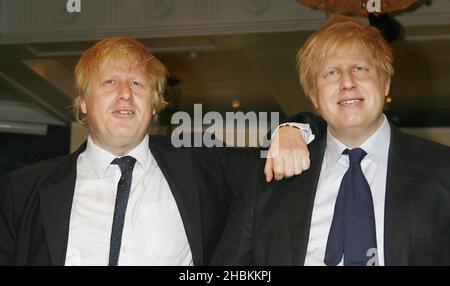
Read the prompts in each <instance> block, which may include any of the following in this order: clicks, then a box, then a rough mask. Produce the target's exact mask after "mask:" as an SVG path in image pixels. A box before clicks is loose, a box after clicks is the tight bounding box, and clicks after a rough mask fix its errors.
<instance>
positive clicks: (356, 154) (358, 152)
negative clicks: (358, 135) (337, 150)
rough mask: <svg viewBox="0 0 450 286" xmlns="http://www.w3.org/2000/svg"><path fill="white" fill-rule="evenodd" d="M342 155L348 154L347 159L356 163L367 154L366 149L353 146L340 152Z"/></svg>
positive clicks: (351, 162)
mask: <svg viewBox="0 0 450 286" xmlns="http://www.w3.org/2000/svg"><path fill="white" fill-rule="evenodd" d="M342 154H344V155H348V159H349V160H350V164H353V163H358V164H360V163H361V161H362V159H363V158H364V157H365V156H366V155H367V153H366V151H364V150H363V149H361V148H353V149H351V150H349V149H345V150H344V152H342Z"/></svg>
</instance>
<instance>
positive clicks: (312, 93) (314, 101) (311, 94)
mask: <svg viewBox="0 0 450 286" xmlns="http://www.w3.org/2000/svg"><path fill="white" fill-rule="evenodd" d="M309 98H310V99H311V102H312V104H313V105H314V107H315V108H316V109H319V102H318V100H317V93H316V92H315V91H310V92H309Z"/></svg>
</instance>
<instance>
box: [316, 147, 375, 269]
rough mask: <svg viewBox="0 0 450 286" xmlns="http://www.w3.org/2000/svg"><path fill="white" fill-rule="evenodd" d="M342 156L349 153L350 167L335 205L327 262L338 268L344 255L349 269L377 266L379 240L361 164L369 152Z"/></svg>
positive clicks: (360, 151)
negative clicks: (352, 267) (375, 260)
mask: <svg viewBox="0 0 450 286" xmlns="http://www.w3.org/2000/svg"><path fill="white" fill-rule="evenodd" d="M342 154H344V155H346V154H348V156H349V161H350V166H349V167H348V170H347V172H346V173H345V174H344V177H343V178H342V182H341V186H340V188H339V193H338V196H337V199H336V204H335V206H334V214H333V222H332V223H331V228H330V232H329V234H328V241H327V248H326V252H325V259H324V262H325V264H326V265H329V266H331V265H338V264H339V262H340V261H341V260H342V256H344V265H346V266H365V265H369V264H375V265H377V264H378V263H377V262H376V263H373V262H374V259H377V256H376V254H377V251H376V248H377V240H376V232H375V215H374V210H373V200H372V193H371V192H370V187H369V184H368V183H367V180H366V178H365V177H364V174H363V172H362V170H361V161H362V159H363V158H364V157H365V156H366V155H367V153H366V152H365V151H364V150H363V149H361V148H355V149H352V150H349V149H345V150H344V152H343V153H342ZM374 256H375V258H374ZM371 262H372V263H371Z"/></svg>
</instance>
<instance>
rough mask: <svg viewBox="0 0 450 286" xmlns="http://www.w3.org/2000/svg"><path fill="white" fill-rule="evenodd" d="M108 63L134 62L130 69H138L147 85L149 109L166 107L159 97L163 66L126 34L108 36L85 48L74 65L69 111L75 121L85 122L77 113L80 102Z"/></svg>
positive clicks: (82, 116) (165, 70) (164, 69)
mask: <svg viewBox="0 0 450 286" xmlns="http://www.w3.org/2000/svg"><path fill="white" fill-rule="evenodd" d="M110 62H119V63H124V64H125V65H129V66H131V65H134V66H133V67H134V68H137V69H142V70H143V72H144V74H145V75H146V78H147V80H148V82H149V84H150V92H151V100H152V105H153V109H154V110H155V111H156V112H158V111H160V110H162V109H163V108H164V107H165V106H166V104H167V103H166V102H165V100H164V97H163V95H164V88H165V86H166V78H167V69H166V67H165V66H164V65H163V64H162V63H161V62H160V61H159V60H158V59H157V58H155V57H154V56H153V55H152V54H151V53H150V52H149V51H147V49H146V48H145V46H144V45H143V44H141V43H139V42H138V41H136V40H134V39H132V38H129V37H112V38H107V39H104V40H101V41H99V42H97V43H96V44H95V45H93V46H92V47H91V48H89V49H88V50H86V51H85V52H84V53H83V54H82V55H81V57H80V59H79V61H78V63H77V65H76V67H75V89H76V93H77V96H76V97H75V99H74V101H73V113H74V116H75V118H76V120H77V121H78V122H79V123H81V124H86V115H85V114H83V112H81V102H82V101H83V100H87V99H88V97H89V87H90V84H91V81H92V80H93V79H95V77H96V76H98V75H99V74H100V73H101V72H102V71H103V69H104V67H105V66H106V65H107V64H108V63H110Z"/></svg>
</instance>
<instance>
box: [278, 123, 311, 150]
mask: <svg viewBox="0 0 450 286" xmlns="http://www.w3.org/2000/svg"><path fill="white" fill-rule="evenodd" d="M284 126H291V127H294V128H298V129H300V131H301V133H302V136H303V140H304V141H305V142H306V145H308V144H309V143H311V142H312V141H313V140H314V138H316V136H315V135H314V134H313V133H312V130H311V127H310V126H309V124H306V123H297V122H286V123H283V124H280V125H278V127H277V128H275V130H274V131H273V133H272V137H271V138H273V136H274V135H275V133H276V132H277V131H278V129H279V128H280V127H284Z"/></svg>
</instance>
